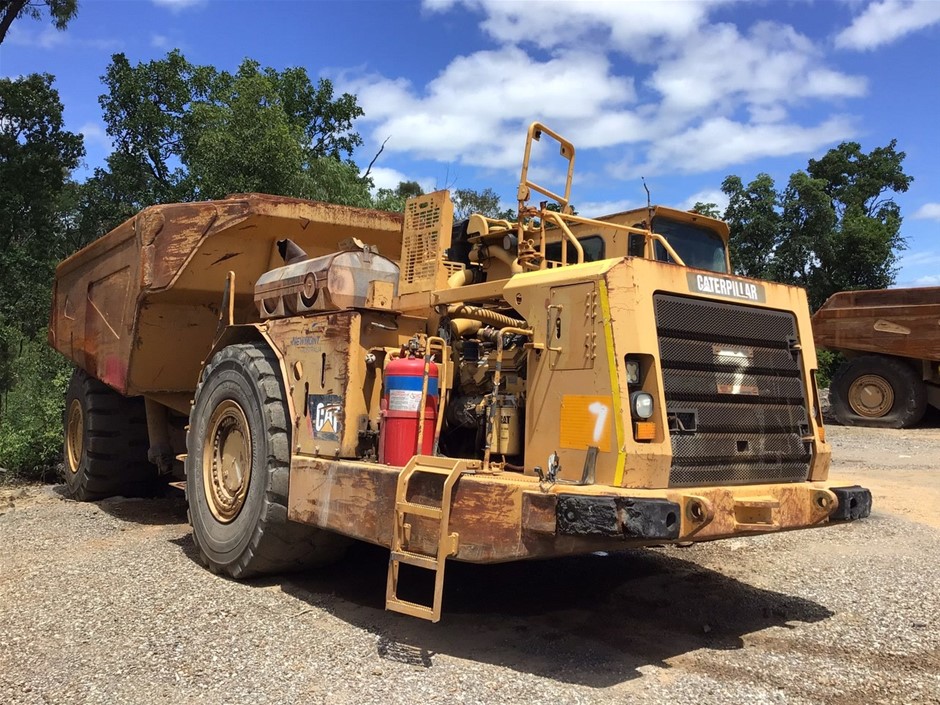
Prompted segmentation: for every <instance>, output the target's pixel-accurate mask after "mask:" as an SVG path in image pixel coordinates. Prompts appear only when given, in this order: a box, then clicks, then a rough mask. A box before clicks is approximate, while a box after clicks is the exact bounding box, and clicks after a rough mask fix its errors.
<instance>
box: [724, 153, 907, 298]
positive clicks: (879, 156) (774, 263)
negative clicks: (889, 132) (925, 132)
mask: <svg viewBox="0 0 940 705" xmlns="http://www.w3.org/2000/svg"><path fill="white" fill-rule="evenodd" d="M896 147H897V143H896V141H895V140H892V141H891V142H890V143H889V144H888V145H887V146H885V147H877V148H875V149H873V150H872V151H871V152H869V153H867V154H866V153H864V152H862V150H861V146H860V145H859V144H858V143H856V142H845V143H843V144H840V145H839V146H838V147H835V148H834V149H831V150H829V151H828V152H827V153H826V154H825V155H824V156H823V157H822V158H821V159H819V160H815V159H811V160H810V161H809V165H808V168H807V170H806V171H797V172H794V173H793V174H792V175H791V176H790V179H789V181H788V182H787V187H786V188H785V189H784V190H783V191H782V192H778V190H777V189H776V187H775V184H774V181H773V179H771V177H770V176H768V175H767V174H759V175H758V176H757V177H756V178H755V179H754V181H752V182H751V183H750V184H748V186H747V187H744V185H743V182H742V181H741V179H740V178H739V177H737V176H729V177H727V178H726V179H725V181H724V182H723V183H722V191H723V192H724V193H725V194H727V195H728V197H729V199H730V200H729V203H728V208H727V209H726V210H725V216H724V219H725V220H726V221H727V222H728V225H729V227H730V228H731V257H732V262H733V263H734V264H735V268H736V270H737V271H738V272H740V273H741V274H744V275H746V276H752V277H758V278H766V279H773V280H776V281H781V282H785V283H788V284H797V285H800V286H803V287H806V289H807V292H808V295H809V301H810V306H811V307H812V308H813V309H816V308H818V307H819V306H820V305H822V303H823V302H824V301H825V300H826V299H827V298H828V297H829V296H830V295H832V294H834V293H835V292H837V291H844V290H850V289H873V288H879V289H880V288H886V287H889V286H891V285H892V284H893V283H894V280H895V274H896V268H895V265H896V263H897V253H898V252H899V251H900V250H902V249H903V248H904V240H903V238H902V236H901V233H900V229H901V220H902V219H901V211H900V208H899V207H898V205H897V204H896V203H895V202H894V199H893V195H894V194H896V193H903V192H905V191H907V189H908V187H909V186H910V183H911V181H913V178H912V177H910V176H908V175H906V174H905V173H904V169H903V161H904V158H905V154H904V152H899V151H897V149H896Z"/></svg>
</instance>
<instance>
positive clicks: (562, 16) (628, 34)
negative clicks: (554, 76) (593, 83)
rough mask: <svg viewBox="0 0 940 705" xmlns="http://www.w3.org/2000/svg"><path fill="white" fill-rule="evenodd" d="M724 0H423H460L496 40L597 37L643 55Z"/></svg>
mask: <svg viewBox="0 0 940 705" xmlns="http://www.w3.org/2000/svg"><path fill="white" fill-rule="evenodd" d="M723 2H727V0H672V1H671V2H650V0H568V1H567V2H559V1H558V0H425V2H424V6H425V7H426V8H428V9H430V10H434V11H446V10H449V9H451V8H452V7H453V6H454V5H457V4H462V5H465V6H466V7H469V8H471V9H474V10H477V11H480V12H482V13H483V14H485V19H484V20H483V22H482V23H481V25H480V26H481V28H482V29H483V30H484V31H485V32H486V33H487V34H489V35H490V36H491V37H493V38H494V39H496V40H497V41H500V42H504V43H510V44H523V43H530V44H534V45H536V46H538V47H540V48H542V49H554V48H557V47H562V46H579V45H580V46H586V45H587V44H588V43H590V44H596V43H598V42H600V43H603V44H605V45H611V46H613V47H614V48H616V49H618V50H619V51H622V52H625V53H628V54H631V55H633V56H636V57H642V56H646V55H648V53H649V52H650V51H651V49H652V48H654V47H652V46H651V44H650V41H649V40H651V39H654V38H668V39H679V38H684V37H687V36H688V35H689V34H691V33H693V32H694V31H695V30H696V29H697V28H698V27H699V26H700V25H701V24H702V23H703V22H704V21H705V19H706V18H707V16H708V13H709V12H710V10H711V9H712V7H714V6H715V5H719V4H722V3H723Z"/></svg>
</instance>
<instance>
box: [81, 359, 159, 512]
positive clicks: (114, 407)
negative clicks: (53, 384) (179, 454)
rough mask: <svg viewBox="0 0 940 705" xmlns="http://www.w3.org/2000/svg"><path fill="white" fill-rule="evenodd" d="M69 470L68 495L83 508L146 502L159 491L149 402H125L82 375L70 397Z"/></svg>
mask: <svg viewBox="0 0 940 705" xmlns="http://www.w3.org/2000/svg"><path fill="white" fill-rule="evenodd" d="M63 421H64V427H65V468H64V470H63V474H64V479H65V486H66V490H67V492H68V495H69V496H70V497H72V498H73V499H77V500H79V501H82V502H87V501H93V500H96V499H104V498H105V497H113V496H115V495H123V496H125V497H146V496H149V495H152V494H153V493H154V492H155V491H156V489H157V487H158V486H159V485H158V480H157V469H156V466H154V465H152V464H151V463H150V462H148V461H147V448H148V446H149V439H148V437H147V417H146V414H145V412H144V400H143V399H142V398H140V397H125V396H123V395H121V394H119V393H117V392H116V391H114V390H113V389H111V388H110V387H108V386H107V385H106V384H104V383H102V382H99V381H98V380H97V379H95V378H94V377H92V376H91V375H89V374H88V373H87V372H85V371H84V370H82V369H76V370H75V371H74V372H73V373H72V380H71V382H69V388H68V392H66V395H65V413H64V417H63Z"/></svg>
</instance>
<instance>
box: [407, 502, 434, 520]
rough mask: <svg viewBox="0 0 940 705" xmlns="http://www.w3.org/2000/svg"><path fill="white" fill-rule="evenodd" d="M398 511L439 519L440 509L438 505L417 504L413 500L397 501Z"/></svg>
mask: <svg viewBox="0 0 940 705" xmlns="http://www.w3.org/2000/svg"><path fill="white" fill-rule="evenodd" d="M398 511H399V512H401V513H402V514H417V515H418V516H422V517H429V518H431V519H440V518H441V515H442V513H443V512H442V511H441V508H440V507H432V506H430V505H427V504H417V503H415V502H399V503H398Z"/></svg>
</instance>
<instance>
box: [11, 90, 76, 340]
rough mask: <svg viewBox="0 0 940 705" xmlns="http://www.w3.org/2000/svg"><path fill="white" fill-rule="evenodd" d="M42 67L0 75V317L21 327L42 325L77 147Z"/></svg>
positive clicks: (30, 329)
mask: <svg viewBox="0 0 940 705" xmlns="http://www.w3.org/2000/svg"><path fill="white" fill-rule="evenodd" d="M52 83H53V78H52V76H50V75H48V74H42V75H40V74H31V75H29V76H25V77H21V78H16V79H9V78H3V79H0V282H2V288H0V322H4V323H5V324H7V325H12V326H14V327H16V328H17V329H18V330H20V331H22V332H23V333H24V334H26V335H32V334H34V333H35V332H36V331H38V330H39V329H40V328H43V327H45V322H46V317H47V316H48V311H49V308H48V306H49V303H48V302H49V284H50V282H51V279H52V270H53V268H54V266H55V263H56V262H58V260H59V259H61V258H62V257H64V256H65V255H66V254H68V251H67V249H66V247H65V246H64V244H63V240H62V239H61V221H60V216H61V206H62V202H63V198H64V196H65V192H66V190H67V188H68V186H67V184H68V177H69V173H70V172H71V171H72V170H73V169H74V168H75V167H77V166H78V163H79V160H80V159H81V158H82V156H83V155H84V153H85V150H84V146H83V144H82V138H81V135H76V134H73V133H71V132H68V131H67V130H65V129H64V128H63V122H62V103H61V101H60V100H59V94H58V92H57V91H56V90H55V88H53V85H52Z"/></svg>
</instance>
